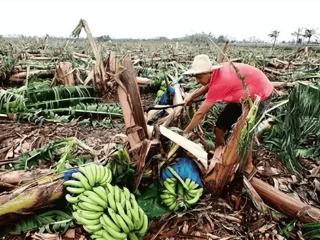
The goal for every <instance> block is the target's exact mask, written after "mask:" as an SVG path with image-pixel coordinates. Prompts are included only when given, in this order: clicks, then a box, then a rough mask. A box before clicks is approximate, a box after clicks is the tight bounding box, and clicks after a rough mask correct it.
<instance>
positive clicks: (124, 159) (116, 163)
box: [110, 149, 131, 176]
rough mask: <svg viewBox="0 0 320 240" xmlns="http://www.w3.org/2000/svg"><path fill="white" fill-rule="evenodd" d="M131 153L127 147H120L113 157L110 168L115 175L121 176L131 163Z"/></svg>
mask: <svg viewBox="0 0 320 240" xmlns="http://www.w3.org/2000/svg"><path fill="white" fill-rule="evenodd" d="M130 162H131V161H130V155H129V153H128V151H127V150H126V149H119V150H118V151H117V152H116V153H115V155H114V156H113V158H112V161H111V163H110V169H111V172H112V175H113V176H121V175H122V174H123V173H124V172H125V171H126V170H127V169H128V167H129V165H130Z"/></svg>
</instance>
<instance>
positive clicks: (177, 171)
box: [160, 158, 203, 211]
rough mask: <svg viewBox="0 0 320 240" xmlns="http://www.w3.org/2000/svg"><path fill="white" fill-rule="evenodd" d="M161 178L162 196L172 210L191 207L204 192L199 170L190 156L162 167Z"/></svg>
mask: <svg viewBox="0 0 320 240" xmlns="http://www.w3.org/2000/svg"><path fill="white" fill-rule="evenodd" d="M161 179H162V180H163V190H162V193H161V195H160V197H161V199H162V202H163V203H164V204H165V205H166V206H167V207H168V208H169V210H171V211H178V210H179V209H188V208H190V207H191V206H192V205H194V204H195V203H197V202H198V201H199V199H200V197H201V196H202V194H203V184H202V181H201V177H200V173H199V170H198V168H197V166H196V165H195V163H194V162H193V161H192V160H190V159H188V158H181V159H179V160H178V161H177V162H176V163H175V164H173V165H172V166H167V167H165V168H164V169H162V171H161Z"/></svg>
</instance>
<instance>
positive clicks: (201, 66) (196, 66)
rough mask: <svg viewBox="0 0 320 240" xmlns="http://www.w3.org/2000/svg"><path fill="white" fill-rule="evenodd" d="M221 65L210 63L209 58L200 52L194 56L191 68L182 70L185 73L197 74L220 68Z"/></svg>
mask: <svg viewBox="0 0 320 240" xmlns="http://www.w3.org/2000/svg"><path fill="white" fill-rule="evenodd" d="M221 67H222V66H221V65H218V64H217V65H212V63H211V61H210V58H209V57H208V55H206V54H200V55H197V56H195V57H194V59H193V62H192V64H191V68H190V69H189V70H187V71H186V72H184V73H183V74H185V75H197V74H202V73H208V72H212V71H213V70H215V69H219V68H221Z"/></svg>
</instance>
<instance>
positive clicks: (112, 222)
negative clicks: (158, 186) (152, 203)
mask: <svg viewBox="0 0 320 240" xmlns="http://www.w3.org/2000/svg"><path fill="white" fill-rule="evenodd" d="M76 198H77V201H76V202H75V203H74V204H73V209H74V210H75V211H74V212H73V216H74V218H75V219H76V221H77V222H78V223H79V224H82V225H83V228H84V229H85V230H86V231H87V232H88V233H90V234H91V237H92V238H93V239H132V240H136V239H139V238H142V237H143V236H144V235H145V233H146V232H147V229H148V217H147V215H146V214H145V213H144V211H143V210H142V209H141V208H140V207H139V205H138V203H137V201H136V199H135V196H134V195H133V194H132V193H130V191H129V190H128V189H127V188H123V189H120V188H119V187H118V186H113V185H111V184H110V183H107V184H106V185H105V186H98V187H93V188H92V189H91V190H85V191H84V192H82V193H81V194H79V195H77V197H76Z"/></svg>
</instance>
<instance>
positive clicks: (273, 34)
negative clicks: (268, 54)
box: [268, 30, 280, 49]
mask: <svg viewBox="0 0 320 240" xmlns="http://www.w3.org/2000/svg"><path fill="white" fill-rule="evenodd" d="M279 33H280V31H278V30H274V31H272V32H271V33H269V34H268V36H269V37H271V38H272V39H273V44H272V49H273V48H274V45H275V44H276V41H277V38H278V37H279Z"/></svg>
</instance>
